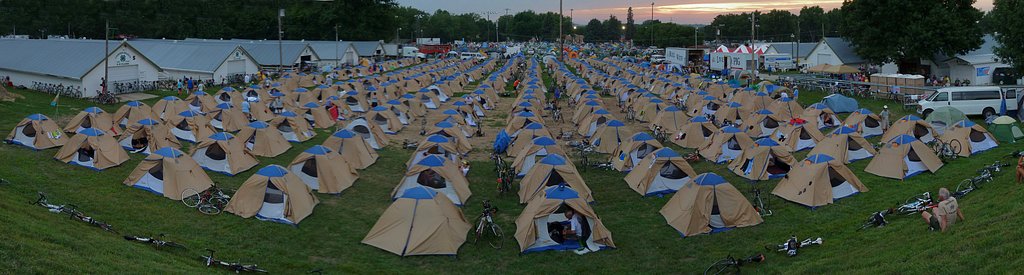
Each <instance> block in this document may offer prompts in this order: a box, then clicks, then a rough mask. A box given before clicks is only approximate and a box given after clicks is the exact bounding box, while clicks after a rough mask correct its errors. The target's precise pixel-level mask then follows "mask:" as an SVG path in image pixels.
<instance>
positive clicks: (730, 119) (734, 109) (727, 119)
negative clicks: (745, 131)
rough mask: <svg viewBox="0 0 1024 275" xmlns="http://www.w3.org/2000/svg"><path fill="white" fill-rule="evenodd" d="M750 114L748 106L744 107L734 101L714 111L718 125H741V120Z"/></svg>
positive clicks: (744, 119)
mask: <svg viewBox="0 0 1024 275" xmlns="http://www.w3.org/2000/svg"><path fill="white" fill-rule="evenodd" d="M750 116H751V115H750V110H748V108H744V107H743V104H740V103H739V102H735V101H734V102H729V103H726V104H724V105H722V108H720V109H718V111H717V112H715V122H717V123H718V125H724V124H733V125H743V122H744V121H746V119H747V118H748V117H750Z"/></svg>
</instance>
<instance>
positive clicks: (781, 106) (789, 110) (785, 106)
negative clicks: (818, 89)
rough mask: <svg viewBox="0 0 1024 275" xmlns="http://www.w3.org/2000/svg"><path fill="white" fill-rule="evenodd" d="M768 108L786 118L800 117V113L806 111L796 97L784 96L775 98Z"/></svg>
mask: <svg viewBox="0 0 1024 275" xmlns="http://www.w3.org/2000/svg"><path fill="white" fill-rule="evenodd" d="M768 109H769V110H771V111H772V112H773V113H776V114H778V116H779V117H780V118H783V119H786V120H789V119H793V118H797V117H800V115H802V114H803V113H804V107H803V106H800V103H797V102H796V99H793V98H791V97H783V98H779V99H777V100H775V102H773V103H772V105H771V106H770V107H769V108H768Z"/></svg>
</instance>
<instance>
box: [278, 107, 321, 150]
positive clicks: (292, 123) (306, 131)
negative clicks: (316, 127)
mask: <svg viewBox="0 0 1024 275" xmlns="http://www.w3.org/2000/svg"><path fill="white" fill-rule="evenodd" d="M270 126H271V127H273V128H274V129H276V130H277V132H278V133H281V136H282V137H284V139H285V140H287V141H289V142H305V141H307V140H309V139H311V138H313V137H315V136H316V131H313V127H312V126H310V125H309V122H307V121H306V119H303V118H301V117H299V115H298V114H295V113H293V112H291V111H284V112H282V113H281V114H280V115H278V116H277V117H276V118H274V119H272V120H270Z"/></svg>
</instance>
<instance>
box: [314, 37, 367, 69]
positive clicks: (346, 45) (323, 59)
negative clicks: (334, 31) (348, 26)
mask: <svg viewBox="0 0 1024 275" xmlns="http://www.w3.org/2000/svg"><path fill="white" fill-rule="evenodd" d="M308 43H309V46H310V47H313V51H316V54H317V56H319V57H320V62H319V64H320V65H321V66H325V65H327V66H340V65H346V64H347V65H355V64H357V63H359V53H357V52H356V49H355V48H353V47H352V43H351V42H348V41H338V42H335V41H309V42H308Z"/></svg>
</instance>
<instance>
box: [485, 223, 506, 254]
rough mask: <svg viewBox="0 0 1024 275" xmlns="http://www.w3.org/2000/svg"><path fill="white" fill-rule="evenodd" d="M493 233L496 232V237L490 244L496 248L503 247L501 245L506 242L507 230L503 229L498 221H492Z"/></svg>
mask: <svg viewBox="0 0 1024 275" xmlns="http://www.w3.org/2000/svg"><path fill="white" fill-rule="evenodd" d="M491 233H494V239H492V240H491V241H490V242H489V244H490V245H491V247H493V248H494V249H501V246H502V245H504V244H505V232H504V231H501V227H500V226H498V224H496V223H491Z"/></svg>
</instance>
